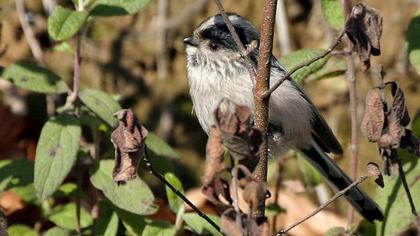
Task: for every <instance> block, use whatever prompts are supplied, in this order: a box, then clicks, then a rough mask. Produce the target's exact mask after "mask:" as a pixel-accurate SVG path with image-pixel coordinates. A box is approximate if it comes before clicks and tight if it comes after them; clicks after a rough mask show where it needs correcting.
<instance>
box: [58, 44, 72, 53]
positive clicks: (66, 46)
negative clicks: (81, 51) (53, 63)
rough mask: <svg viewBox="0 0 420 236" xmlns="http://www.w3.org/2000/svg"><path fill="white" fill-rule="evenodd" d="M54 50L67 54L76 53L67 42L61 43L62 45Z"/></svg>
mask: <svg viewBox="0 0 420 236" xmlns="http://www.w3.org/2000/svg"><path fill="white" fill-rule="evenodd" d="M53 50H54V51H57V52H67V53H73V52H74V50H73V48H72V47H71V45H70V44H69V43H67V42H61V43H59V44H57V45H55V46H54V48H53Z"/></svg>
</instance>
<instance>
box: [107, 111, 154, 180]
mask: <svg viewBox="0 0 420 236" xmlns="http://www.w3.org/2000/svg"><path fill="white" fill-rule="evenodd" d="M114 115H115V116H116V117H117V118H118V120H119V124H118V127H117V128H116V129H115V130H114V131H113V132H112V134H111V141H112V143H113V144H114V148H115V166H114V171H113V178H114V181H115V182H117V183H118V184H120V183H125V182H126V181H129V180H132V179H134V178H135V177H136V175H137V167H138V164H139V162H140V160H141V158H142V157H143V154H144V148H145V144H144V140H145V138H146V136H147V132H148V131H147V129H146V128H144V127H143V126H141V125H140V124H139V123H138V122H137V119H136V117H135V116H134V114H133V111H131V110H130V109H124V110H120V111H118V112H116V113H115V114H114Z"/></svg>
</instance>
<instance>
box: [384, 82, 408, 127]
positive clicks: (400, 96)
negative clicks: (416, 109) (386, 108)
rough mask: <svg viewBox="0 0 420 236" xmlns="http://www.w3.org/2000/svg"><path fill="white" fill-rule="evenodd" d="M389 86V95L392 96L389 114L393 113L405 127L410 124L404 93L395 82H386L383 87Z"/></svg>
mask: <svg viewBox="0 0 420 236" xmlns="http://www.w3.org/2000/svg"><path fill="white" fill-rule="evenodd" d="M387 85H391V93H392V96H393V100H392V107H391V110H390V112H391V113H395V117H396V119H397V120H398V121H399V123H400V124H401V125H402V126H404V127H405V126H407V125H408V123H410V116H409V114H408V111H407V105H406V103H405V98H404V92H403V91H402V90H401V89H400V86H399V84H398V83H397V82H395V81H392V82H387V83H386V84H385V86H387Z"/></svg>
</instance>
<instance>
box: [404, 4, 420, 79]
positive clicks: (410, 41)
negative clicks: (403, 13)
mask: <svg viewBox="0 0 420 236" xmlns="http://www.w3.org/2000/svg"><path fill="white" fill-rule="evenodd" d="M419 38H420V10H419V11H417V12H416V14H415V15H414V17H413V18H412V19H411V21H410V24H409V26H408V30H407V52H408V59H409V60H410V63H411V65H413V66H414V68H415V69H416V71H417V74H419V75H420V40H419Z"/></svg>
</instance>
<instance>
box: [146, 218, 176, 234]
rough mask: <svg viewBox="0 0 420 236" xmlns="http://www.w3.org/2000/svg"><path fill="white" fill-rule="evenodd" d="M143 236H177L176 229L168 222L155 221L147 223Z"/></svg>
mask: <svg viewBox="0 0 420 236" xmlns="http://www.w3.org/2000/svg"><path fill="white" fill-rule="evenodd" d="M141 235H142V236H149V235H153V236H175V235H176V229H175V227H174V226H173V225H171V224H169V223H168V222H166V221H161V220H153V221H150V222H147V225H146V227H145V228H144V230H143V232H142V234H141Z"/></svg>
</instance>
